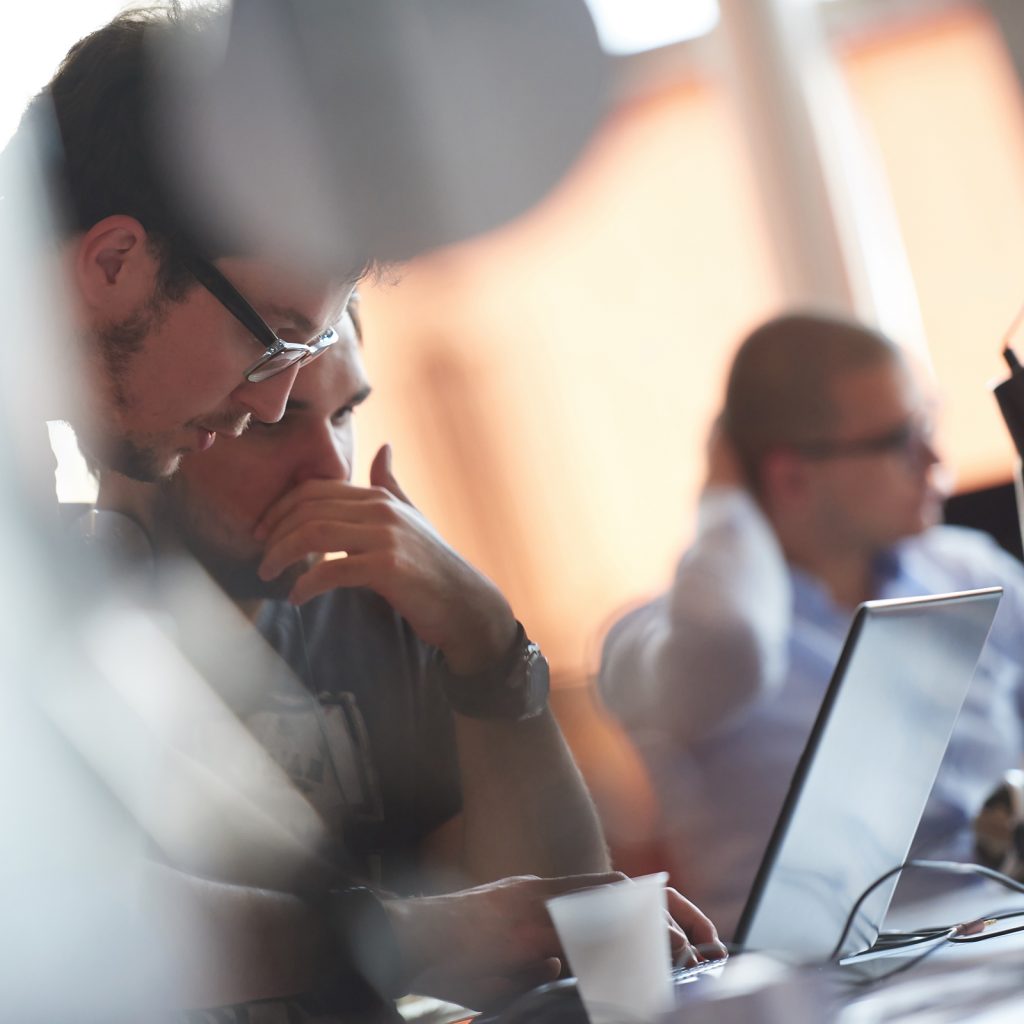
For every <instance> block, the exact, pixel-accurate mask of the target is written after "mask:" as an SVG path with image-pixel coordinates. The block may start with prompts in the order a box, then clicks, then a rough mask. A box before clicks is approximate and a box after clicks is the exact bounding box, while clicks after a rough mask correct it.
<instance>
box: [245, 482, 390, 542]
mask: <svg viewBox="0 0 1024 1024" xmlns="http://www.w3.org/2000/svg"><path fill="white" fill-rule="evenodd" d="M380 497H381V491H380V489H379V488H375V487H357V486H356V485H355V484H349V483H345V482H344V481H341V480H305V481H303V482H302V483H301V484H299V485H298V486H297V487H293V488H292V489H291V490H290V491H288V492H287V493H286V494H283V495H282V496H281V497H280V498H278V499H277V501H275V502H273V504H271V505H270V506H269V507H268V508H267V509H266V510H265V511H264V513H263V515H262V516H260V518H259V519H258V520H257V522H256V525H255V526H254V527H253V531H252V532H253V536H254V537H255V538H256V539H257V540H262V539H263V538H264V537H266V536H267V535H268V534H269V533H270V532H271V530H273V529H274V527H275V526H276V525H277V523H279V522H280V521H281V520H282V519H283V518H284V517H285V516H286V515H288V513H289V512H291V510H292V509H293V508H295V506H296V505H300V504H302V503H303V502H306V501H317V500H321V499H325V498H344V499H346V500H349V501H367V500H369V499H371V498H380Z"/></svg>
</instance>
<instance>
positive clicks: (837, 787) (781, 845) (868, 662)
mask: <svg viewBox="0 0 1024 1024" xmlns="http://www.w3.org/2000/svg"><path fill="white" fill-rule="evenodd" d="M1001 596H1002V589H1001V588H999V587H992V588H989V589H985V590H972V591H963V592H960V593H954V594H939V595H936V596H933V597H914V598H901V599H896V600H887V601H868V602H866V603H865V604H862V605H861V606H860V607H859V608H858V609H857V613H856V615H855V617H854V620H853V623H852V625H851V626H850V631H849V633H848V635H847V638H846V643H845V644H844V646H843V650H842V653H841V654H840V656H839V662H838V664H837V665H836V669H835V672H834V673H833V675H832V680H831V682H830V684H829V687H828V690H827V692H826V694H825V697H824V700H823V701H822V705H821V710H820V711H819V713H818V717H817V719H816V721H815V723H814V727H813V729H812V730H811V735H810V737H809V739H808V740H807V745H806V747H805V748H804V752H803V755H802V756H801V758H800V761H799V763H798V765H797V768H796V772H795V773H794V776H793V781H792V784H791V785H790V788H789V792H788V794H787V796H786V800H785V803H784V804H783V807H782V811H781V813H780V815H779V819H778V822H777V823H776V826H775V830H774V832H773V833H772V837H771V840H770V841H769V843H768V847H767V849H766V850H765V854H764V858H763V859H762V861H761V866H760V869H759V870H758V873H757V876H756V878H755V880H754V884H753V887H752V889H751V893H750V896H749V898H748V900H747V903H746V907H745V908H744V911H743V914H742V916H741V917H740V921H739V924H738V925H737V929H736V935H735V940H736V944H737V945H738V946H739V947H740V948H742V949H744V950H763V951H766V952H772V953H776V954H781V955H782V956H784V957H786V958H787V959H791V960H795V961H799V962H823V961H826V960H828V959H829V958H830V957H831V956H832V955H833V953H834V952H837V953H838V955H839V957H846V956H850V955H852V954H855V953H859V952H861V951H864V950H867V949H869V948H870V947H871V945H872V944H873V943H874V942H875V940H876V939H877V938H878V933H879V931H880V929H881V925H882V921H883V919H884V917H885V913H886V911H887V909H888V907H889V902H890V900H891V899H892V895H893V892H894V890H895V888H896V885H897V883H898V882H899V876H898V875H894V876H893V877H892V878H890V879H889V880H888V881H886V882H885V883H884V884H882V885H879V886H878V888H877V889H875V890H874V891H873V893H872V895H871V896H869V897H868V898H867V899H865V900H864V902H863V904H862V905H861V907H860V909H859V910H858V912H857V914H856V917H855V918H854V920H853V921H852V922H851V923H850V926H849V928H848V929H847V927H846V926H847V918H848V917H849V915H850V913H851V911H852V910H853V907H854V905H855V903H856V902H857V900H858V898H859V897H860V896H861V895H862V894H863V893H864V891H865V890H866V889H867V888H868V886H870V885H871V883H872V882H874V881H875V880H876V879H878V878H879V877H880V876H881V875H883V874H884V873H885V872H887V871H889V870H890V869H892V868H895V867H896V866H897V865H899V864H902V863H903V862H904V861H905V860H906V859H907V855H908V853H909V852H910V847H911V843H912V841H913V838H914V835H915V833H916V832H917V827H918V824H919V823H920V820H921V815H922V814H923V812H924V808H925V804H926V803H927V801H928V796H929V794H930V792H931V789H932V786H933V784H934V782H935V777H936V775H937V774H938V770H939V766H940V764H941V762H942V759H943V756H944V755H945V752H946V746H947V745H948V743H949V738H950V734H951V733H952V731H953V727H954V725H955V724H956V719H957V716H958V714H959V713H960V707H961V705H962V704H963V702H964V698H965V697H966V696H967V691H968V688H969V687H970V684H971V680H972V678H973V676H974V670H975V667H976V666H977V663H978V658H979V657H980V655H981V651H982V648H983V647H984V645H985V640H986V638H987V637H988V633H989V629H990V628H991V625H992V620H993V618H994V616H995V612H996V608H997V607H998V605H999V599H1000V597H1001ZM844 930H845V934H844ZM840 940H841V941H840Z"/></svg>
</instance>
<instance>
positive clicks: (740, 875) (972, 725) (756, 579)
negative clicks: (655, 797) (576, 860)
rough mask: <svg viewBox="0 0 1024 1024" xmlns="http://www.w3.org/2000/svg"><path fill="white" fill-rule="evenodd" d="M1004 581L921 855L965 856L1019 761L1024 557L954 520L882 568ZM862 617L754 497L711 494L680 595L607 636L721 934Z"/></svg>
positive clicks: (632, 726)
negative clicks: (780, 536)
mask: <svg viewBox="0 0 1024 1024" xmlns="http://www.w3.org/2000/svg"><path fill="white" fill-rule="evenodd" d="M993 585H999V586H1002V587H1004V588H1005V594H1004V597H1003V601H1002V604H1001V605H1000V608H999V611H998V612H997V615H996V620H995V623H994V625H993V628H992V632H991V634H990V636H989V640H988V643H987V645H986V648H985V651H984V653H983V654H982V658H981V661H980V663H979V666H978V670H977V672H976V674H975V678H974V682H973V683H972V686H971V690H970V693H969V695H968V697H967V700H966V702H965V705H964V708H963V711H962V712H961V715H960V719H959V721H958V723H957V726H956V729H955V730H954V733H953V737H952V740H951V741H950V745H949V749H948V751H947V754H946V758H945V760H944V761H943V764H942V767H941V769H940V771H939V775H938V779H937V781H936V783H935V787H934V789H933V791H932V795H931V798H930V800H929V804H928V807H927V809H926V810H925V813H924V817H923V819H922V822H921V827H920V830H919V832H918V836H917V839H916V840H915V852H917V853H920V854H924V853H928V854H930V855H933V856H938V855H943V856H950V855H961V856H965V855H967V854H968V853H969V850H970V837H969V830H968V829H967V826H968V825H969V823H970V821H971V819H972V818H973V816H974V815H975V814H976V813H977V811H978V809H979V808H980V806H981V804H982V802H983V801H984V799H985V797H986V796H987V795H988V794H989V793H990V792H991V790H992V789H993V788H994V787H995V786H996V784H997V783H998V782H999V779H1000V778H1001V776H1002V774H1003V772H1004V771H1005V770H1006V769H1008V768H1011V767H1016V766H1017V765H1018V764H1019V762H1020V758H1021V753H1022V750H1024V729H1022V719H1024V566H1022V565H1021V564H1020V563H1018V562H1017V561H1016V560H1015V559H1014V558H1012V557H1011V556H1010V555H1008V554H1006V553H1005V552H1004V551H1003V550H1002V549H1000V548H999V547H998V546H997V545H996V544H995V543H994V542H993V541H992V540H991V539H990V538H989V537H988V536H987V535H986V534H982V533H979V532H977V531H974V530H966V529H962V528H959V527H946V526H943V527H936V528H933V529H931V530H928V531H926V532H925V533H923V534H921V535H920V536H917V537H912V538H910V539H908V540H905V541H903V542H901V543H900V544H898V545H897V546H896V547H894V548H893V549H892V550H891V551H889V552H888V553H887V554H886V555H885V557H884V558H882V559H880V560H879V563H878V566H877V593H876V595H875V596H876V597H879V598H890V597H909V596H914V595H920V594H934V593H942V592H945V591H951V590H966V589H972V588H975V587H985V586H993ZM851 619H852V610H850V609H847V608H842V607H839V606H837V605H836V604H835V603H834V602H833V601H832V599H831V597H830V596H829V594H828V593H827V592H826V590H825V589H824V587H822V586H821V584H820V583H818V582H817V581H816V580H815V579H814V578H812V577H810V576H808V575H807V574H806V573H803V572H801V571H799V570H796V569H794V568H792V567H791V566H789V565H788V564H787V563H786V561H785V559H784V557H783V555H782V552H781V550H780V548H779V546H778V543H777V541H776V540H775V537H774V534H773V533H772V531H771V528H770V526H769V524H768V523H767V522H766V521H765V519H764V517H763V516H762V515H761V513H760V511H759V509H758V508H757V505H756V503H755V502H754V501H753V500H752V499H751V498H750V497H749V496H748V495H746V494H745V493H744V492H742V491H738V490H715V491H711V492H709V493H708V494H707V495H706V496H705V497H704V498H703V499H702V502H701V509H700V517H699V525H698V535H697V538H696V540H695V542H694V544H693V546H692V547H691V548H690V549H689V550H688V551H687V552H686V553H685V554H684V556H683V558H682V559H681V561H680V564H679V567H678V569H677V572H676V578H675V582H674V584H673V586H672V588H671V590H670V591H669V592H668V593H667V594H664V595H662V596H661V597H659V598H657V599H656V600H654V601H652V602H650V603H649V604H646V605H644V606H643V607H641V608H638V609H635V610H634V611H633V612H631V613H629V614H628V615H626V616H625V617H624V618H623V619H621V620H620V621H619V622H617V623H616V624H615V625H614V626H613V627H612V629H611V631H610V633H609V635H608V637H607V639H606V641H605V646H604V652H603V659H602V665H601V674H600V684H599V685H600V689H601V693H602V695H603V697H604V699H605V701H606V703H607V704H608V705H609V707H611V709H612V710H613V711H614V712H615V713H616V714H617V716H618V717H619V718H620V719H621V720H622V721H623V722H624V724H625V725H626V726H627V728H628V729H629V730H630V732H631V733H632V735H633V736H634V738H635V739H636V741H637V743H638V745H639V746H640V747H641V749H642V750H643V752H644V754H645V756H646V757H647V759H648V763H649V765H650V766H651V769H652V774H653V776H654V779H655V783H656V785H657V787H658V789H659V795H660V796H661V799H662V803H663V810H664V815H665V825H666V830H667V835H668V838H669V841H670V844H671V848H672V852H673V861H674V865H673V866H674V868H675V877H676V881H677V882H678V884H679V885H680V886H681V887H682V888H683V890H684V891H685V893H686V895H687V896H688V897H689V898H690V899H692V900H693V901H694V902H695V903H697V905H698V906H700V907H701V909H702V910H704V911H705V912H706V913H707V914H708V915H709V916H710V917H711V919H712V920H713V921H714V922H715V924H716V925H717V926H718V928H719V930H720V932H721V933H722V934H723V935H725V936H729V935H731V934H732V931H733V929H734V928H735V925H736V922H737V920H738V918H739V914H740V912H741V911H742V908H743V904H744V902H745V900H746V897H747V894H748V893H749V891H750V886H751V884H752V882H753V879H754V875H755V874H756V872H757V868H758V865H759V864H760V860H761V856H762V854H763V852H764V849H765V846H766V845H767V842H768V839H769V837H770V834H771V831H772V828H773V827H774V825H775V821H776V819H777V817H778V814H779V810H780V809H781V806H782V802H783V800H784V798H785V795H786V791H787V789H788V786H789V783H790V780H791V779H792V776H793V771H794V769H795V767H796V763H797V760H798V758H799V756H800V753H801V751H802V750H803V747H804V744H805V742H806V740H807V736H808V734H809V733H810V730H811V726H812V725H813V722H814V719H815V717H816V715H817V712H818V709H819V706H820V703H821V699H822V697H823V695H824V692H825V690H826V688H827V686H828V683H829V679H830V678H831V675H832V671H833V669H834V667H835V664H836V662H837V660H838V658H839V653H840V650H841V648H842V645H843V641H844V639H845V637H846V632H847V629H848V627H849V625H850V622H851ZM907 741H908V742H910V743H912V742H913V737H908V740H907ZM870 742H871V740H870V736H866V737H865V746H866V747H867V746H869V745H870ZM836 799H837V800H841V799H842V792H841V788H839V789H838V790H837V793H836Z"/></svg>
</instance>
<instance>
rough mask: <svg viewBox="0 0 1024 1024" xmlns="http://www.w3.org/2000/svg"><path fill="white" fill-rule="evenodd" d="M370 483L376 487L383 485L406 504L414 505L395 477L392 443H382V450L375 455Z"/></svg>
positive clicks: (371, 467)
mask: <svg viewBox="0 0 1024 1024" xmlns="http://www.w3.org/2000/svg"><path fill="white" fill-rule="evenodd" d="M370 483H371V484H372V485H373V486H374V487H383V488H385V489H386V490H388V491H390V492H391V493H392V494H393V495H394V496H395V497H396V498H399V499H400V500H401V501H404V502H405V503H406V505H412V502H411V501H410V500H409V496H408V495H407V494H406V493H405V491H403V490H402V488H401V487H400V486H399V483H398V481H397V480H396V479H395V474H394V471H393V470H392V468H391V445H389V444H384V445H381V447H380V450H379V451H378V452H377V454H376V455H375V456H374V457H373V463H372V464H371V466H370Z"/></svg>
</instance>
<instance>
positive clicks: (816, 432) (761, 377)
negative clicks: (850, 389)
mask: <svg viewBox="0 0 1024 1024" xmlns="http://www.w3.org/2000/svg"><path fill="white" fill-rule="evenodd" d="M901 359H902V354H901V352H900V350H899V349H898V348H897V346H896V345H895V344H894V343H893V342H892V341H890V340H889V339H888V338H887V337H885V335H883V334H881V333H879V332H878V331H875V330H872V329H871V328H869V327H865V326H863V325H862V324H858V323H855V322H854V321H852V320H843V319H840V318H838V317H834V316H829V315H826V314H820V313H790V314H787V315H784V316H780V317H777V318H776V319H774V320H769V321H768V322H767V323H765V324H762V325H761V326H760V327H758V328H757V329H756V330H755V331H753V332H752V333H751V334H750V335H748V336H747V338H746V339H745V340H744V341H743V342H742V344H741V345H740V347H739V349H738V350H737V352H736V356H735V358H734V360H733V364H732V368H731V369H730V371H729V378H728V381H727V383H726V390H725V407H724V410H723V416H722V426H723V428H724V430H725V431H726V434H727V436H728V437H729V439H730V440H731V442H732V444H733V447H734V449H735V451H736V454H737V456H738V457H739V460H740V462H741V464H742V466H743V468H744V471H745V472H746V474H747V478H748V481H749V482H750V484H751V486H753V487H754V489H755V490H757V488H758V485H759V470H760V464H761V460H762V459H763V458H764V456H765V454H766V453H767V452H769V451H770V450H771V449H773V448H777V447H779V446H782V445H787V444H790V445H794V444H801V443H807V442H810V441H816V440H820V439H821V438H822V436H823V435H824V434H826V433H827V431H828V430H829V429H830V428H831V427H832V425H833V423H834V421H835V414H836V410H835V404H834V399H833V396H832V392H831V385H832V382H833V381H834V380H835V379H836V378H838V377H839V376H841V375H843V374H846V373H850V372H853V371H857V370H862V369H867V368H869V367H872V366H875V365H878V364H879V363H882V362H886V361H894V360H895V361H899V360H901Z"/></svg>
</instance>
